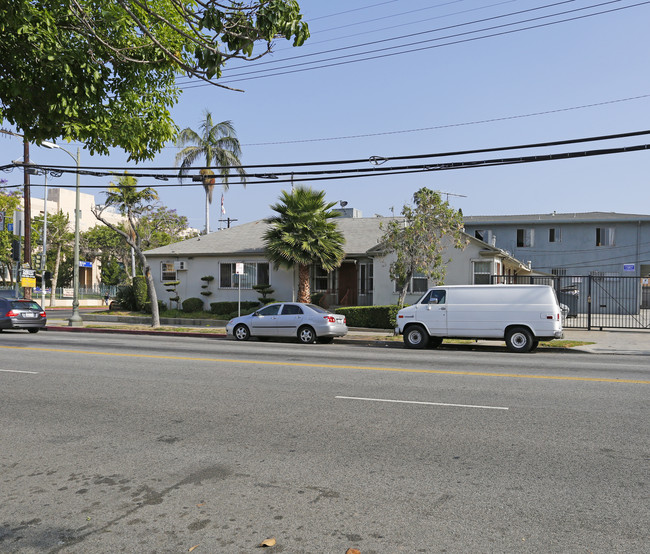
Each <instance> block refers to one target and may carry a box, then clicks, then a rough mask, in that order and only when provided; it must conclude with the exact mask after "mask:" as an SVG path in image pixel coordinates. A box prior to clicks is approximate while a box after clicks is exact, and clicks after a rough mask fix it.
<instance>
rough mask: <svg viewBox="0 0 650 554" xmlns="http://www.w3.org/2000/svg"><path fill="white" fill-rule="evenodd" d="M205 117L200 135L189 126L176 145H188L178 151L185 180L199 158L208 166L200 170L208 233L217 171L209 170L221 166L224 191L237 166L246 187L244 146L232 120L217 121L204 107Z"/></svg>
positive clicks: (182, 175) (220, 172)
mask: <svg viewBox="0 0 650 554" xmlns="http://www.w3.org/2000/svg"><path fill="white" fill-rule="evenodd" d="M204 117H205V119H203V121H201V124H200V128H199V130H200V134H199V133H197V132H196V131H193V130H192V129H190V128H189V127H187V128H185V129H183V130H182V131H181V132H180V133H179V135H178V138H177V139H176V146H185V148H183V149H182V150H181V151H180V152H179V153H178V154H176V165H179V164H180V166H181V170H180V172H179V175H180V177H181V179H182V178H183V177H184V176H186V175H187V171H188V169H189V167H190V166H191V165H192V164H193V163H194V162H195V161H196V160H197V159H199V158H204V159H205V168H204V169H202V170H201V171H200V173H201V175H202V177H203V188H204V189H205V234H206V235H207V234H208V233H209V232H210V204H211V203H212V191H213V190H214V181H215V179H214V177H212V175H214V172H213V171H212V169H210V168H211V167H212V164H213V163H216V165H217V166H218V168H219V174H220V175H221V181H222V182H223V187H224V190H228V177H229V176H230V170H231V169H235V171H236V172H237V173H238V174H239V177H240V178H241V180H242V182H243V183H244V186H246V172H245V171H244V168H243V167H241V162H240V161H239V158H240V156H241V146H240V144H239V140H238V139H237V134H236V133H235V128H234V127H233V125H232V121H222V122H221V123H214V122H213V121H212V113H210V111H209V110H205V113H204ZM186 145H189V146H186Z"/></svg>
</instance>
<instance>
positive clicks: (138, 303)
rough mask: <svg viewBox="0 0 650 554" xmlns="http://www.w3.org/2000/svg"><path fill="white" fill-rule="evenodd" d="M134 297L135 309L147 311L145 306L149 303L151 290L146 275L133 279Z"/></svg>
mask: <svg viewBox="0 0 650 554" xmlns="http://www.w3.org/2000/svg"><path fill="white" fill-rule="evenodd" d="M133 295H134V297H135V309H136V310H139V311H144V310H145V305H146V304H147V302H149V288H148V287H147V278H146V277H145V276H144V275H136V276H135V277H134V278H133Z"/></svg>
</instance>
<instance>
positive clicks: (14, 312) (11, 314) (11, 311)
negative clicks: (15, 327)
mask: <svg viewBox="0 0 650 554" xmlns="http://www.w3.org/2000/svg"><path fill="white" fill-rule="evenodd" d="M17 316H18V312H17V311H16V310H9V311H8V312H7V313H6V314H5V317H17Z"/></svg>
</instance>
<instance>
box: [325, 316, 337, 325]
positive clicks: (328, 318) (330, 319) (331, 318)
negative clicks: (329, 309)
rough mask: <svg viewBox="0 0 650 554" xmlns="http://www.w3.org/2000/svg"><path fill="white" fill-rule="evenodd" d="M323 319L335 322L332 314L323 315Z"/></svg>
mask: <svg viewBox="0 0 650 554" xmlns="http://www.w3.org/2000/svg"><path fill="white" fill-rule="evenodd" d="M323 319H324V320H325V321H327V322H328V323H336V318H335V317H334V316H333V315H324V316H323Z"/></svg>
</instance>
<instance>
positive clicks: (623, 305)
mask: <svg viewBox="0 0 650 554" xmlns="http://www.w3.org/2000/svg"><path fill="white" fill-rule="evenodd" d="M492 283H506V284H515V285H517V284H520V285H521V284H536V285H550V286H552V287H553V288H554V289H555V293H556V294H557V299H558V301H559V302H560V304H564V306H565V308H564V310H565V313H567V317H565V319H564V324H563V325H564V327H568V328H585V329H589V330H591V329H594V328H596V329H603V328H618V329H650V286H648V285H646V284H644V281H642V280H641V279H640V278H639V277H621V276H607V275H603V276H601V275H584V276H581V275H568V276H563V277H553V276H526V277H524V276H515V277H512V276H508V275H493V276H492Z"/></svg>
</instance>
